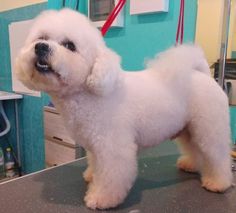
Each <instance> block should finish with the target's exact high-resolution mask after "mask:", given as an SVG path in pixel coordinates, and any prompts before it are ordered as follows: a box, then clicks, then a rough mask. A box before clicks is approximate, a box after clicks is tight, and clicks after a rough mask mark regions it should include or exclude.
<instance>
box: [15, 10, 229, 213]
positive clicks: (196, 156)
mask: <svg viewBox="0 0 236 213" xmlns="http://www.w3.org/2000/svg"><path fill="white" fill-rule="evenodd" d="M42 37H47V40H43V39H42ZM64 39H69V40H71V41H73V42H74V43H75V45H76V49H77V51H76V52H71V51H70V50H68V49H66V48H65V47H63V46H62V45H61V42H62V41H63V40H64ZM38 42H43V43H46V44H48V45H49V46H50V49H51V53H50V55H49V56H48V59H47V60H48V64H49V65H50V66H51V67H52V68H53V70H54V72H52V73H43V74H42V73H40V72H38V71H37V70H36V68H35V61H36V60H37V56H36V55H35V50H34V48H35V44H36V43H38ZM124 48H125V47H124ZM16 70H17V74H18V77H19V79H20V80H21V81H22V82H23V83H24V84H25V85H26V86H28V87H29V88H31V89H34V90H40V91H45V92H47V93H49V94H50V95H51V97H52V100H53V103H54V104H55V106H56V108H57V109H58V110H59V111H60V113H61V114H62V116H63V118H64V121H65V125H66V127H67V129H68V131H69V132H70V133H71V135H72V137H73V138H74V139H75V140H76V141H77V143H78V144H79V145H81V146H83V147H84V148H85V149H86V150H87V151H88V169H87V170H86V171H85V173H84V178H85V180H86V181H88V182H89V185H88V191H87V193H86V196H85V202H86V205H87V206H88V207H89V208H92V209H95V208H100V209H105V208H110V207H115V206H117V205H118V204H120V203H121V202H123V200H124V199H125V197H126V196H127V193H128V192H129V190H130V188H131V187H132V184H133V182H134V180H135V178H136V175H137V162H136V158H137V156H136V155H137V150H138V147H139V146H140V147H149V146H153V145H157V144H159V143H161V142H163V141H165V140H167V139H170V138H173V137H176V136H179V139H180V143H181V145H182V150H183V156H182V157H180V158H179V160H178V162H177V166H178V167H179V168H181V169H184V170H187V171H194V172H195V171H197V172H199V173H200V174H201V180H202V185H203V187H205V188H207V189H208V190H211V191H216V192H218V191H220V192H221V191H224V190H226V189H227V188H228V187H229V186H230V185H231V182H232V174H231V169H230V146H229V144H230V128H229V111H228V101H227V97H226V95H225V94H224V92H223V91H222V90H221V88H220V87H219V86H218V85H217V83H216V82H215V81H214V80H213V79H212V78H211V77H210V75H209V67H208V65H207V62H206V60H205V58H204V54H203V52H202V51H201V49H200V48H199V47H197V46H195V45H182V46H178V47H173V48H171V49H169V50H167V51H166V52H164V53H162V54H160V55H159V56H158V57H157V58H156V59H154V60H153V61H151V62H149V64H148V66H147V68H146V70H144V71H142V72H123V71H122V69H121V66H120V58H119V56H118V55H117V54H116V53H115V52H113V51H112V50H110V49H108V48H107V47H106V45H105V43H104V41H103V39H102V36H101V35H100V32H99V31H98V30H97V29H96V28H94V27H93V26H92V24H91V23H90V22H89V21H88V20H87V18H86V17H84V16H83V15H81V14H79V13H76V12H73V11H71V10H69V9H64V10H61V11H59V12H57V11H48V12H44V13H43V14H42V15H40V16H39V17H38V18H37V19H36V20H35V24H34V26H33V28H32V30H31V32H30V34H29V36H28V38H27V40H26V43H25V46H24V47H23V48H22V51H21V53H20V54H19V56H18V58H17V61H16Z"/></svg>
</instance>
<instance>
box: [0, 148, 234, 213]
mask: <svg viewBox="0 0 236 213" xmlns="http://www.w3.org/2000/svg"><path fill="white" fill-rule="evenodd" d="M176 159H177V155H176V154H175V155H173V154H170V155H167V156H161V155H158V154H156V153H155V152H154V153H152V152H146V153H145V154H144V155H142V156H141V157H140V158H139V175H138V178H137V180H136V182H135V184H134V187H133V188H132V190H131V191H130V194H129V195H128V197H127V199H126V200H125V202H124V203H123V204H122V205H120V206H119V207H118V208H116V209H111V210H109V211H99V210H96V211H93V210H89V209H87V208H86V207H85V205H84V202H83V197H84V194H85V191H86V184H85V182H84V181H83V178H82V172H83V170H84V169H85V164H86V163H85V160H78V161H75V162H73V163H69V164H66V165H63V166H59V167H56V168H53V169H50V170H45V171H43V172H40V173H36V174H32V175H29V176H25V177H23V178H19V179H17V180H15V181H12V182H8V183H4V184H2V185H0V213H3V212H6V213H16V212H17V213H39V212H40V213H44V212H45V213H51V212H53V213H67V212H68V213H69V212H70V213H74V212H76V213H88V212H117V213H143V212H145V213H162V212H163V213H164V212H165V213H178V212H180V213H191V212H193V213H205V212H206V213H212V212H216V213H221V212H225V213H231V212H232V213H233V212H234V213H235V212H236V187H233V188H231V189H229V190H228V191H227V192H226V193H224V194H217V193H211V192H208V191H206V190H205V189H203V188H202V187H201V183H200V181H199V175H197V174H190V173H185V172H182V171H178V170H177V168H176V167H175V162H176ZM234 176H235V175H234ZM235 180H236V176H235Z"/></svg>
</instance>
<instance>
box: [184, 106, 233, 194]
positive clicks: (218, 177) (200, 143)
mask: <svg viewBox="0 0 236 213" xmlns="http://www.w3.org/2000/svg"><path fill="white" fill-rule="evenodd" d="M222 110H223V109H222ZM227 113H228V112H227V110H225V113H221V116H220V115H219V114H220V113H218V115H215V113H211V112H209V111H208V113H204V114H202V115H199V116H198V117H195V119H193V120H192V121H191V122H190V124H189V128H188V130H189V134H190V138H191V139H190V141H191V144H192V147H193V148H194V149H193V152H192V153H194V152H196V153H197V156H196V158H192V160H193V162H195V163H197V164H198V166H199V168H197V169H198V170H199V172H200V174H201V181H202V186H203V187H204V188H206V189H208V190H210V191H213V192H223V191H225V190H226V189H227V188H228V187H230V186H231V184H232V172H231V158H230V129H229V122H228V115H227ZM193 156H194V155H193ZM195 165H196V164H195Z"/></svg>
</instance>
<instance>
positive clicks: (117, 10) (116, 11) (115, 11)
mask: <svg viewBox="0 0 236 213" xmlns="http://www.w3.org/2000/svg"><path fill="white" fill-rule="evenodd" d="M125 3H126V0H120V1H119V2H118V4H117V5H116V6H115V7H114V9H113V10H112V12H111V14H110V15H109V16H108V18H107V20H106V22H105V23H104V25H103V26H102V28H101V33H102V35H103V36H105V35H106V33H107V31H108V30H109V28H110V27H111V25H112V23H113V21H114V20H115V18H116V17H117V15H118V14H119V13H120V11H121V9H122V8H123V7H124V5H125Z"/></svg>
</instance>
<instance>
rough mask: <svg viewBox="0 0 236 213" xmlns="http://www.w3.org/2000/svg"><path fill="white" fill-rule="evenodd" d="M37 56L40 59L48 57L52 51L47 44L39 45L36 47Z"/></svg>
mask: <svg viewBox="0 0 236 213" xmlns="http://www.w3.org/2000/svg"><path fill="white" fill-rule="evenodd" d="M34 50H35V54H36V55H37V56H38V57H40V58H43V57H46V56H47V55H48V53H49V51H50V48H49V45H48V44H46V43H37V44H36V45H35V47H34Z"/></svg>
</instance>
